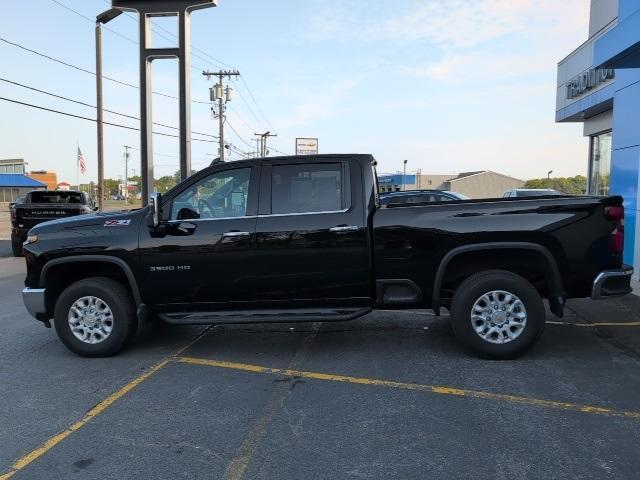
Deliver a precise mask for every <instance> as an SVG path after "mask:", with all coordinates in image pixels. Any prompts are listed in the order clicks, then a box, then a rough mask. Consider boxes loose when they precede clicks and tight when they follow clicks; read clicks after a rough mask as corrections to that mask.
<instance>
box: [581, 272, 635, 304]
mask: <svg viewBox="0 0 640 480" xmlns="http://www.w3.org/2000/svg"><path fill="white" fill-rule="evenodd" d="M631 275H633V267H630V266H629V265H623V266H622V267H621V268H617V269H615V270H604V271H603V272H600V273H599V274H598V276H597V277H596V279H595V280H594V281H593V287H592V289H591V298H593V299H594V300H599V299H602V298H611V297H620V296H622V295H627V294H628V293H631V292H632V291H633V289H632V288H631Z"/></svg>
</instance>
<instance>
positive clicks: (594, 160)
mask: <svg viewBox="0 0 640 480" xmlns="http://www.w3.org/2000/svg"><path fill="white" fill-rule="evenodd" d="M611 139H612V136H611V132H606V133H602V134H600V135H594V136H593V137H591V152H590V162H589V169H590V172H589V178H590V182H589V193H590V194H591V195H609V184H610V179H611Z"/></svg>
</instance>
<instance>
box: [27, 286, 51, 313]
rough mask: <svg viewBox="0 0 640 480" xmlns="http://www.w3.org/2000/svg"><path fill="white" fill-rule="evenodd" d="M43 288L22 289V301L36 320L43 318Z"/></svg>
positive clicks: (44, 305) (44, 306) (44, 309)
mask: <svg viewBox="0 0 640 480" xmlns="http://www.w3.org/2000/svg"><path fill="white" fill-rule="evenodd" d="M44 290H45V289H44V288H25V289H24V290H22V301H23V302H24V306H25V308H26V309H27V312H29V314H30V315H31V316H32V317H33V318H36V319H38V320H45V318H43V317H44V316H46V313H47V307H46V304H45V301H44Z"/></svg>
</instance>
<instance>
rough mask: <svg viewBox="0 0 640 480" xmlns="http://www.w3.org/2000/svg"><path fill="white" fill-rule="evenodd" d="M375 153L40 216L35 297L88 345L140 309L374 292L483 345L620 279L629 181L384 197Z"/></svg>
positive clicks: (248, 314) (516, 334)
mask: <svg viewBox="0 0 640 480" xmlns="http://www.w3.org/2000/svg"><path fill="white" fill-rule="evenodd" d="M376 182H377V177H376V173H375V161H374V159H373V157H371V156H370V155H322V156H308V157H279V158H277V157H276V158H269V159H254V160H246V161H238V162H230V163H219V164H217V165H214V166H211V167H209V168H207V169H204V170H202V171H200V172H198V173H197V174H195V175H193V176H192V177H190V178H188V179H186V180H185V181H183V182H182V183H180V184H179V185H178V186H176V187H175V188H173V189H172V190H170V191H169V192H167V193H166V194H164V195H162V196H160V195H158V194H155V195H154V196H152V198H151V200H150V203H149V205H148V206H147V207H144V208H142V209H140V210H135V211H129V212H120V213H117V214H114V213H110V214H106V213H97V214H94V215H86V216H82V217H75V218H67V219H61V220H56V221H52V222H47V223H45V224H41V225H38V226H36V227H35V228H32V229H31V231H30V232H29V238H28V240H27V242H26V243H25V247H24V250H25V257H26V262H27V277H26V281H25V285H26V288H25V289H24V291H23V298H24V303H25V305H26V307H27V310H28V311H29V312H30V313H31V314H32V315H33V316H34V317H35V318H36V319H38V320H40V321H42V322H43V323H44V324H45V325H46V326H50V323H49V321H50V319H51V318H53V319H54V323H55V328H56V331H57V333H58V336H59V337H60V339H61V340H62V342H64V344H65V345H66V346H67V347H68V348H70V349H71V350H72V351H74V352H76V353H78V354H80V355H84V356H106V355H112V354H115V353H116V352H117V351H119V350H120V349H121V348H122V347H123V346H124V345H125V344H126V343H127V341H128V340H129V339H130V338H131V337H132V336H133V334H134V333H135V331H136V329H137V326H138V323H139V322H141V321H143V320H144V319H146V318H159V319H161V320H163V321H166V322H169V323H172V324H183V325H187V324H188V325H193V324H219V323H242V322H246V323H257V322H304V321H344V320H351V319H354V318H357V317H360V316H362V315H365V314H367V313H369V312H370V311H372V309H376V308H392V309H424V308H431V309H433V310H434V311H435V312H436V314H440V312H441V310H442V309H443V308H446V309H448V310H449V311H450V314H451V322H452V325H453V329H454V331H455V333H456V335H457V336H458V337H459V338H460V340H462V341H463V342H464V344H465V345H467V346H468V347H469V348H470V349H471V350H473V351H475V352H476V353H478V354H480V355H482V356H485V357H491V358H510V357H514V356H516V355H519V354H521V353H523V352H524V351H526V350H527V349H528V348H530V347H531V346H532V345H533V344H534V343H535V342H536V341H537V340H538V338H539V337H540V335H541V334H542V331H543V328H544V325H545V309H544V306H543V300H542V299H548V302H549V306H550V310H551V311H552V312H553V313H554V314H555V315H557V316H562V314H563V308H564V304H565V300H566V299H567V298H572V297H593V298H595V299H597V298H603V297H611V296H617V295H624V294H627V293H629V292H630V291H631V289H630V287H629V283H630V278H631V274H632V269H631V268H630V267H628V266H625V265H623V264H622V241H623V240H622V239H623V230H622V229H623V213H624V212H623V207H622V198H621V197H618V196H612V197H558V196H556V197H549V198H544V197H537V198H532V199H519V198H515V199H489V200H460V201H447V202H431V203H425V204H398V205H394V204H388V205H384V206H381V205H380V204H379V200H378V194H377V192H378V189H377V185H376Z"/></svg>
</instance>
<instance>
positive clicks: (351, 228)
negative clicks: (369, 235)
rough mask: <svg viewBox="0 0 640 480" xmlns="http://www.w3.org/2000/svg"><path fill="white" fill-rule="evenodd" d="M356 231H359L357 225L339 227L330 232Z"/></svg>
mask: <svg viewBox="0 0 640 480" xmlns="http://www.w3.org/2000/svg"><path fill="white" fill-rule="evenodd" d="M354 230H358V226H357V225H338V226H336V227H331V228H330V229H329V231H330V232H353V231H354Z"/></svg>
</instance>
